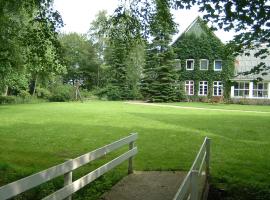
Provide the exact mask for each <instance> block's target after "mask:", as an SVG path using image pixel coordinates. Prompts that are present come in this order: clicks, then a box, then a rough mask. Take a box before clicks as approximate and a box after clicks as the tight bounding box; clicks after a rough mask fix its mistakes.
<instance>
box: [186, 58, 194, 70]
mask: <svg viewBox="0 0 270 200" xmlns="http://www.w3.org/2000/svg"><path fill="white" fill-rule="evenodd" d="M186 70H194V59H187V60H186Z"/></svg>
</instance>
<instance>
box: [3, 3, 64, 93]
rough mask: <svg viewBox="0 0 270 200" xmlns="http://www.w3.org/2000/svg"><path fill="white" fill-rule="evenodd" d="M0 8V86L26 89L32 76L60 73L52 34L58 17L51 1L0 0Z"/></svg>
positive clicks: (54, 31)
mask: <svg viewBox="0 0 270 200" xmlns="http://www.w3.org/2000/svg"><path fill="white" fill-rule="evenodd" d="M0 8H1V10H0V35H1V37H0V57H1V60H0V66H1V67H0V90H3V89H4V88H6V87H7V86H8V87H9V88H11V89H16V90H18V89H26V88H25V87H27V86H28V82H30V81H32V80H33V81H35V82H36V80H37V78H42V79H46V78H47V77H48V76H50V75H51V74H54V73H62V72H63V70H64V67H63V66H62V65H61V63H60V58H59V52H58V46H59V44H58V41H57V37H56V36H57V30H56V29H57V28H59V27H61V25H62V20H61V17H60V15H59V13H58V12H56V11H54V10H53V9H52V1H51V0H38V1H21V0H20V1H14V0H11V1H4V0H0ZM21 80H23V82H24V86H23V88H21V85H20V84H21V83H22V81H21ZM25 80H26V81H25ZM35 85H36V84H34V86H35ZM33 91H34V90H33Z"/></svg>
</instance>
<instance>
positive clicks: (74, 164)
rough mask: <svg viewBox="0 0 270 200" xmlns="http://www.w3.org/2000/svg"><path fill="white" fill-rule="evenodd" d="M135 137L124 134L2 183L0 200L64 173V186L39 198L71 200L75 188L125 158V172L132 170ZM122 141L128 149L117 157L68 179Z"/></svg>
mask: <svg viewBox="0 0 270 200" xmlns="http://www.w3.org/2000/svg"><path fill="white" fill-rule="evenodd" d="M137 138H138V134H137V133H133V134H131V135H130V136H128V137H125V138H123V139H120V140H118V141H116V142H113V143H111V144H108V145H106V146H104V147H101V148H99V149H96V150H94V151H91V152H89V153H86V154H84V155H82V156H79V157H77V158H74V159H71V160H68V161H66V162H64V163H62V164H59V165H56V166H54V167H51V168H49V169H46V170H44V171H41V172H39V173H36V174H33V175H31V176H28V177H26V178H23V179H20V180H18V181H15V182H12V183H10V184H7V185H4V186H2V187H0V200H5V199H9V198H12V197H14V196H16V195H19V194H21V193H23V192H25V191H27V190H29V189H32V188H34V187H36V186H38V185H41V184H42V183H45V182H48V181H50V180H52V179H54V178H56V177H59V176H61V175H64V187H63V188H61V189H60V190H57V191H56V192H54V193H52V194H50V195H49V196H47V197H45V198H43V200H49V199H50V200H51V199H54V200H56V199H57V200H60V199H65V198H67V199H69V200H71V196H72V194H73V193H75V192H76V191H78V190H80V189H81V188H83V187H85V186H86V185H87V184H89V183H91V182H93V181H94V180H96V179H97V178H98V177H100V176H102V175H103V174H105V173H106V172H108V171H109V170H111V169H113V168H115V167H116V166H118V165H120V164H121V163H122V162H124V161H125V160H129V162H128V173H129V174H130V173H132V172H133V166H132V160H133V157H134V156H135V155H136V154H137V152H138V150H137V147H135V146H134V143H135V141H136V140H137ZM126 144H129V151H127V152H125V153H123V154H121V155H120V156H118V157H117V158H115V159H113V160H111V161H109V162H107V163H106V164H104V165H102V166H101V167H99V168H97V169H95V170H94V171H91V172H90V173H88V174H87V175H85V176H83V177H81V178H79V179H78V180H76V181H74V182H73V180H72V171H73V170H75V169H77V168H79V167H81V166H83V165H85V164H87V163H89V162H91V161H94V160H96V159H98V158H100V157H102V156H104V155H106V154H108V153H110V152H112V151H114V150H116V149H118V148H120V147H122V146H124V145H126Z"/></svg>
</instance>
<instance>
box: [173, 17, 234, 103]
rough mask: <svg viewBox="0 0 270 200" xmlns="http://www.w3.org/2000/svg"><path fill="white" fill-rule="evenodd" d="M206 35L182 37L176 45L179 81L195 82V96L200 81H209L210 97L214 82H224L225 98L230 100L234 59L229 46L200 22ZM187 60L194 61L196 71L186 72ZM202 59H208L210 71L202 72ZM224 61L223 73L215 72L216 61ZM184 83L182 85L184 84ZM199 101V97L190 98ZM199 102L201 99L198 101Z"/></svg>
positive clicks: (174, 45)
mask: <svg viewBox="0 0 270 200" xmlns="http://www.w3.org/2000/svg"><path fill="white" fill-rule="evenodd" d="M200 23H201V26H202V28H204V31H205V32H206V34H204V33H202V34H201V35H200V36H195V35H193V34H186V35H182V37H181V38H179V39H178V40H177V41H176V42H175V43H174V44H173V47H174V51H175V53H176V54H177V58H178V59H180V60H181V66H182V67H181V70H180V71H179V80H180V81H183V82H184V81H185V80H194V81H195V82H194V83H195V91H194V94H195V96H196V95H197V94H198V90H199V88H198V87H199V81H208V97H209V98H210V97H211V96H212V92H213V89H212V86H213V81H222V82H223V86H224V96H225V98H229V95H230V94H229V92H230V86H231V83H230V81H229V80H230V78H232V76H233V72H234V71H233V70H234V57H233V56H232V52H230V51H229V50H228V49H227V46H225V45H224V44H222V42H221V41H220V40H219V39H218V38H217V37H215V36H214V35H213V33H211V32H210V30H209V29H208V28H207V27H206V26H205V24H204V22H202V21H201V22H200ZM186 59H194V61H195V63H194V70H186ZM200 59H208V60H209V65H208V70H200ZM216 59H221V60H222V71H214V60H216ZM183 82H182V84H184V83H183ZM190 98H191V99H198V98H197V97H190ZM198 100H199V99H198Z"/></svg>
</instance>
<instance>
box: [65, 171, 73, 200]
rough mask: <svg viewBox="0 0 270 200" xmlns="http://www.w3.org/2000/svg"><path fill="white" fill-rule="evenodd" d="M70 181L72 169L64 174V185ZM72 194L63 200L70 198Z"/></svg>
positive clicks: (69, 199)
mask: <svg viewBox="0 0 270 200" xmlns="http://www.w3.org/2000/svg"><path fill="white" fill-rule="evenodd" d="M71 183H72V171H70V172H68V173H66V174H64V186H66V185H69V184H71ZM71 199H72V196H69V197H67V198H65V200H71Z"/></svg>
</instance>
